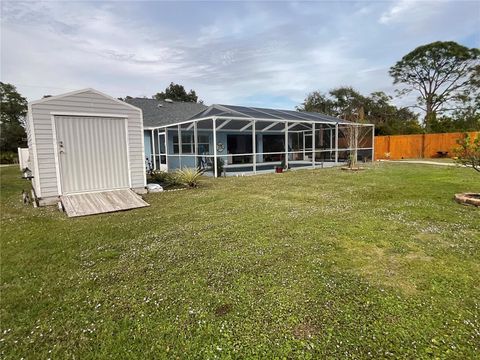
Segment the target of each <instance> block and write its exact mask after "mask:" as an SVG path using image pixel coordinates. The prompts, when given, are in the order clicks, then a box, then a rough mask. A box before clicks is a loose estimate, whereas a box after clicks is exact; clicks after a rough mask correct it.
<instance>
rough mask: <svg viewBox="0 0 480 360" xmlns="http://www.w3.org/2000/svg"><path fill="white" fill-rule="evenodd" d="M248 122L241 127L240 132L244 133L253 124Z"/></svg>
mask: <svg viewBox="0 0 480 360" xmlns="http://www.w3.org/2000/svg"><path fill="white" fill-rule="evenodd" d="M249 121H250V123H248V124H247V125H245V126H244V127H242V128H241V129H240V131H245V130H247V129H248V128H249V127H250V126H252V124H253V122H252V120H249Z"/></svg>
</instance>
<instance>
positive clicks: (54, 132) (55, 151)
mask: <svg viewBox="0 0 480 360" xmlns="http://www.w3.org/2000/svg"><path fill="white" fill-rule="evenodd" d="M50 118H51V121H52V137H53V157H54V159H55V173H56V174H57V192H58V195H63V190H62V180H61V172H60V159H59V157H58V139H57V125H56V124H55V115H51V116H50Z"/></svg>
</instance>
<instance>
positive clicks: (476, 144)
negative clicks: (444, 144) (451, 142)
mask: <svg viewBox="0 0 480 360" xmlns="http://www.w3.org/2000/svg"><path fill="white" fill-rule="evenodd" d="M457 144H458V145H459V147H458V148H456V149H455V150H454V153H455V155H456V157H457V160H456V162H457V163H460V164H462V165H468V166H471V167H472V168H473V169H474V170H476V171H478V172H480V134H477V136H476V137H475V139H473V141H472V140H471V138H470V135H469V134H468V133H466V134H465V136H464V138H463V139H459V140H457Z"/></svg>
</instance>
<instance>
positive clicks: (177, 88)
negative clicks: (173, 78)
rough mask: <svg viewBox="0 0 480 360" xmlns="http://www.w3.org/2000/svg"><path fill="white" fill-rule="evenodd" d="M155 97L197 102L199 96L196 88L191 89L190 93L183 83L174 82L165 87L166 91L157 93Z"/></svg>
mask: <svg viewBox="0 0 480 360" xmlns="http://www.w3.org/2000/svg"><path fill="white" fill-rule="evenodd" d="M153 98H155V99H157V100H165V99H171V100H173V101H184V102H197V100H198V96H197V94H196V93H195V90H190V91H189V92H188V93H187V91H186V90H185V88H184V87H183V85H179V84H174V83H173V82H172V83H170V85H169V86H168V87H167V88H166V89H165V91H162V92H159V93H156V94H155V95H153Z"/></svg>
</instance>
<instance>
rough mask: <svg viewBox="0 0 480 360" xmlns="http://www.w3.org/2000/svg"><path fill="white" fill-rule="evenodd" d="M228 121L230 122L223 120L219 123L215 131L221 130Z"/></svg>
mask: <svg viewBox="0 0 480 360" xmlns="http://www.w3.org/2000/svg"><path fill="white" fill-rule="evenodd" d="M230 121H232V120H230V119H229V120H225V121H224V122H223V123H221V124H220V125H218V126H217V131H218V130H220V129H221V128H223V127H224V126H225V125H227V124H228V123H229V122H230Z"/></svg>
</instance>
